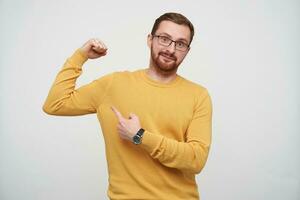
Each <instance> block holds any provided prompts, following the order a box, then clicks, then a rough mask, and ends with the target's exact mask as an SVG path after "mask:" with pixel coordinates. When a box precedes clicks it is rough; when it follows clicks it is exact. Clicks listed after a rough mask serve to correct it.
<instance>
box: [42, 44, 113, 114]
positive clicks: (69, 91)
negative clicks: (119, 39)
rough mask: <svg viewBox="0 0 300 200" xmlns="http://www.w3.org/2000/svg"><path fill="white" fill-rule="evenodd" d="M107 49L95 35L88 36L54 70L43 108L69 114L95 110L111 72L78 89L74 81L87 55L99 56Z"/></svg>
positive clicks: (48, 111)
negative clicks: (80, 45) (54, 74)
mask: <svg viewBox="0 0 300 200" xmlns="http://www.w3.org/2000/svg"><path fill="white" fill-rule="evenodd" d="M106 53H107V48H106V46H105V45H104V43H102V42H101V41H99V40H97V39H90V40H89V41H87V42H86V43H85V44H84V45H83V46H82V47H81V48H79V49H77V50H76V51H75V53H74V54H73V55H72V56H71V57H69V58H68V59H67V60H66V62H65V63H64V65H63V67H62V69H61V70H60V72H59V73H58V74H57V76H56V79H55V81H54V83H53V85H52V87H51V89H50V91H49V94H48V97H47V99H46V101H45V103H44V105H43V110H44V112H46V113H48V114H50V115H69V116H70V115H84V114H89V113H95V112H96V110H97V106H98V104H99V103H100V102H101V100H102V99H103V97H104V96H105V93H106V90H107V88H108V86H109V85H110V82H111V81H112V77H113V75H112V74H108V75H106V76H103V77H101V78H99V79H98V80H95V81H93V82H91V83H90V84H87V85H84V86H82V87H80V88H78V89H75V85H76V80H77V78H78V77H79V76H80V75H81V73H82V66H83V64H84V63H85V62H86V61H87V60H88V59H95V58H100V57H102V56H105V55H106Z"/></svg>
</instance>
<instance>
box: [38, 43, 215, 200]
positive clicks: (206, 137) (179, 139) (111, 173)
mask: <svg viewBox="0 0 300 200" xmlns="http://www.w3.org/2000/svg"><path fill="white" fill-rule="evenodd" d="M87 59H88V58H87V57H86V56H85V55H84V54H83V53H82V52H81V50H80V49H77V50H76V51H75V53H74V54H73V55H72V56H71V57H69V58H68V59H67V60H66V62H65V63H64V65H63V67H62V69H61V71H60V72H59V73H58V75H57V77H56V79H55V81H54V84H53V85H52V87H51V89H50V91H49V94H48V97H47V99H46V101H45V103H44V106H43V110H44V111H45V112H46V113H48V114H51V115H64V116H74V115H84V114H91V113H96V114H97V117H98V120H99V123H100V126H101V129H102V133H103V137H104V141H105V153H106V158H107V166H108V177H109V180H108V182H109V186H108V189H107V195H108V197H109V198H110V199H128V200H129V199H130V200H133V199H149V200H150V199H152V200H153V199H156V200H183V199H184V200H196V199H199V191H198V185H197V182H196V180H195V176H196V175H197V174H198V173H200V171H201V170H202V169H203V167H204V165H205V163H206V160H207V157H208V153H209V148H210V144H211V123H212V103H211V98H210V95H209V93H208V91H207V89H206V88H204V87H203V86H201V85H199V84H196V83H193V82H191V81H189V80H187V79H185V78H183V77H182V76H180V75H178V74H177V75H176V78H175V79H174V80H172V81H171V82H169V83H161V82H158V81H155V80H153V79H151V78H150V77H149V76H148V75H147V73H146V69H139V70H136V71H132V72H130V71H118V72H113V73H109V74H106V75H104V76H102V77H100V78H99V79H97V80H94V81H92V82H91V83H89V84H87V85H84V86H81V87H79V88H77V89H75V86H76V79H77V78H78V77H79V76H80V75H81V73H82V66H83V64H84V63H85V62H86V61H87ZM111 106H115V107H116V108H117V109H118V110H119V111H120V112H121V113H122V115H123V116H124V117H126V118H128V116H129V114H130V113H134V114H136V115H137V116H138V117H139V120H140V123H141V126H142V128H143V129H145V132H144V135H143V138H142V143H141V144H139V145H135V144H134V143H132V142H131V141H128V140H124V139H122V138H120V136H119V134H118V132H117V124H118V119H117V118H116V116H115V114H114V113H113V111H112V110H111Z"/></svg>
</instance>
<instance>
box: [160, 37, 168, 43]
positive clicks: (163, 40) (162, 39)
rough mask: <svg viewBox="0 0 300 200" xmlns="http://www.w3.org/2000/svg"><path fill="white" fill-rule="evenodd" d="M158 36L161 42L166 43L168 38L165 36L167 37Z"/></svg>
mask: <svg viewBox="0 0 300 200" xmlns="http://www.w3.org/2000/svg"><path fill="white" fill-rule="evenodd" d="M160 38H161V41H162V42H165V43H167V42H169V41H170V39H169V38H167V37H165V36H160Z"/></svg>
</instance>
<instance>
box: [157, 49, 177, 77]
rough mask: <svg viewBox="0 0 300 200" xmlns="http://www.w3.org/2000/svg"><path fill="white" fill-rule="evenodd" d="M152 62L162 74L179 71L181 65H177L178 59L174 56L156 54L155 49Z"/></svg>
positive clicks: (164, 53)
mask: <svg viewBox="0 0 300 200" xmlns="http://www.w3.org/2000/svg"><path fill="white" fill-rule="evenodd" d="M151 60H152V62H153V64H154V67H155V68H156V69H158V70H159V71H161V72H164V73H170V72H174V71H177V68H178V67H179V65H180V63H181V62H180V63H177V57H176V56H175V55H174V53H173V54H170V53H167V52H163V51H160V52H158V54H155V53H154V51H153V47H152V48H151Z"/></svg>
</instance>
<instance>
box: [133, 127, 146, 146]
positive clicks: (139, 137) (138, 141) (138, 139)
mask: <svg viewBox="0 0 300 200" xmlns="http://www.w3.org/2000/svg"><path fill="white" fill-rule="evenodd" d="M144 132H145V130H144V129H143V128H140V129H139V130H138V131H137V133H136V134H135V135H134V136H133V138H132V142H133V143H134V144H136V145H138V144H141V143H142V139H143V135H144Z"/></svg>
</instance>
